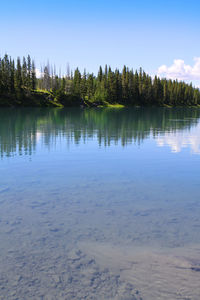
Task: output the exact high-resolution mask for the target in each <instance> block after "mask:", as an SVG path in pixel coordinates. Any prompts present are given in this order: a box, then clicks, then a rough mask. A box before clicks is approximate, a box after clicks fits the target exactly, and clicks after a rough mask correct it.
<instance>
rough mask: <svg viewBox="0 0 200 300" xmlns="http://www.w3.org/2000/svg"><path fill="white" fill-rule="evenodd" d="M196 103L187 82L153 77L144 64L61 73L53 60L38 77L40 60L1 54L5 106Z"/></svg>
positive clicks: (0, 94)
mask: <svg viewBox="0 0 200 300" xmlns="http://www.w3.org/2000/svg"><path fill="white" fill-rule="evenodd" d="M112 105H113V106H114V105H119V106H120V105H121V106H122V105H123V106H196V105H200V90H199V89H198V88H195V87H193V85H192V84H187V83H185V82H183V81H178V80H168V79H165V78H163V79H161V78H159V77H157V76H155V77H154V78H152V77H151V76H149V75H148V74H147V73H145V72H144V71H143V70H142V69H141V68H140V69H139V70H136V71H134V70H133V69H129V68H128V67H126V66H124V67H123V69H122V71H120V70H119V69H115V70H114V71H113V70H112V69H111V67H109V66H107V65H106V66H105V67H104V68H102V67H101V66H100V67H99V71H98V74H97V75H94V74H93V73H87V72H86V70H84V72H83V73H81V72H80V71H79V69H78V68H77V69H76V70H74V71H71V70H70V68H69V65H68V67H67V70H66V74H65V75H58V74H57V72H56V69H55V67H52V66H50V64H49V63H48V64H47V65H46V66H44V67H43V68H42V70H41V72H40V77H39V78H37V76H36V67H35V63H34V60H33V59H31V57H30V55H28V57H23V58H22V59H20V58H19V57H18V58H17V60H16V61H15V60H14V59H12V58H11V57H9V56H8V55H7V54H6V55H5V56H4V57H3V58H0V106H38V107H50V106H55V107H63V106H64V107H65V106H71V107H73V106H83V107H93V106H94V107H98V106H100V107H101V106H112Z"/></svg>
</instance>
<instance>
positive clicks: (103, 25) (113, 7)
mask: <svg viewBox="0 0 200 300" xmlns="http://www.w3.org/2000/svg"><path fill="white" fill-rule="evenodd" d="M1 2H2V3H1V10H0V55H1V56H3V55H4V54H5V53H7V54H9V55H11V56H12V57H14V58H16V57H17V56H20V57H22V56H27V55H28V54H30V55H31V57H32V58H34V60H35V62H36V65H37V68H38V69H40V66H41V65H44V64H45V63H47V61H48V60H49V61H50V63H52V64H55V65H56V67H57V69H59V68H61V69H62V71H63V72H65V70H66V65H67V63H69V64H70V66H71V68H72V69H74V68H75V67H77V66H78V67H79V68H80V70H81V71H82V70H83V69H84V68H86V70H87V71H89V72H94V73H96V72H97V70H98V67H99V65H105V64H108V65H110V66H111V67H112V68H116V67H117V68H120V69H121V68H122V67H123V65H127V66H128V67H130V68H133V69H138V68H140V67H142V68H143V69H144V70H145V71H146V72H148V73H149V74H151V75H154V74H158V75H159V76H161V77H167V78H173V79H174V78H178V79H179V80H186V81H189V82H190V81H192V82H193V83H194V84H195V85H196V86H200V38H199V37H200V18H199V12H200V1H199V0H187V1H186V0H182V1H181V0H167V1H164V0H151V1H150V0H140V1H138V0H137V1H135V0H101V1H99V0H96V1H92V0H73V1H68V0H56V1H53V0H34V1H32V0H26V1H25V0H17V1H16V0H7V1H1Z"/></svg>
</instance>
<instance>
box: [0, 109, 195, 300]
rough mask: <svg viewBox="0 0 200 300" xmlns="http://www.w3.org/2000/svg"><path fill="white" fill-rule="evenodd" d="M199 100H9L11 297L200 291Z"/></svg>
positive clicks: (4, 145) (166, 295)
mask: <svg viewBox="0 0 200 300" xmlns="http://www.w3.org/2000/svg"><path fill="white" fill-rule="evenodd" d="M199 174H200V109H198V108H173V109H169V108H123V109H111V108H102V109H101V108H98V109H78V108H69V109H53V108H52V109H48V108H46V109H44V108H41V109H40V108H24V109H21V108H20V109H12V108H9V109H8V108H1V109H0V270H1V272H0V299H3V300H5V299H13V300H14V299H15V300H17V299H20V300H22V299H45V300H54V299H59V300H60V299H106V300H107V299H116V300H120V299H121V300H130V299H132V300H134V299H138V300H139V299H144V300H149V299H150V300H153V299H170V300H172V299H192V300H194V299H195V300H196V299H197V300H199V298H200V284H199V282H200V217H199V216H200V176H199Z"/></svg>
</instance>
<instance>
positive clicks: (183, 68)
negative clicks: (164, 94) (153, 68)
mask: <svg viewBox="0 0 200 300" xmlns="http://www.w3.org/2000/svg"><path fill="white" fill-rule="evenodd" d="M157 74H158V76H160V77H166V78H168V79H178V80H184V81H194V80H200V57H195V58H194V65H193V66H190V65H186V64H185V62H184V60H182V59H175V60H174V62H173V64H172V65H171V66H169V67H168V66H166V65H162V66H160V67H159V68H158V70H157Z"/></svg>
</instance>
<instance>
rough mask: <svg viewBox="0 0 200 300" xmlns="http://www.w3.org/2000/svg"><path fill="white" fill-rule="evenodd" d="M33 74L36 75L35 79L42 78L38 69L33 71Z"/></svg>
mask: <svg viewBox="0 0 200 300" xmlns="http://www.w3.org/2000/svg"><path fill="white" fill-rule="evenodd" d="M35 73H36V77H37V78H40V77H41V76H42V73H41V71H40V70H39V69H37V68H36V69H35Z"/></svg>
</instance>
